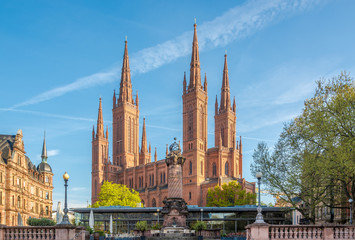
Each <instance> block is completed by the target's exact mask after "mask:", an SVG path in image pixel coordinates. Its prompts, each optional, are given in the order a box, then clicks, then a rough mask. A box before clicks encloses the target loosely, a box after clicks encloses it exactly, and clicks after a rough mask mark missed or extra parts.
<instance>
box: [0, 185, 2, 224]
mask: <svg viewBox="0 0 355 240" xmlns="http://www.w3.org/2000/svg"><path fill="white" fill-rule="evenodd" d="M0 205H2V192H0ZM0 223H1V222H0Z"/></svg>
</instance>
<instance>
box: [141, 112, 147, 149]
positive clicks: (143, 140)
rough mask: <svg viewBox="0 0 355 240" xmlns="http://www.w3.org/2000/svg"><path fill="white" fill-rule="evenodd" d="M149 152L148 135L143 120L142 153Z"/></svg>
mask: <svg viewBox="0 0 355 240" xmlns="http://www.w3.org/2000/svg"><path fill="white" fill-rule="evenodd" d="M145 152H147V134H146V131H145V118H143V130H142V145H141V153H145Z"/></svg>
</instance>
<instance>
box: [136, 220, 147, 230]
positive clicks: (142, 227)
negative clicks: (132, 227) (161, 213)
mask: <svg viewBox="0 0 355 240" xmlns="http://www.w3.org/2000/svg"><path fill="white" fill-rule="evenodd" d="M136 229H137V230H138V231H141V232H144V231H146V230H148V229H149V226H148V223H147V221H138V222H137V223H136Z"/></svg>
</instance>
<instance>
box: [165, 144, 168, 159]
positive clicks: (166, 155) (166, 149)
mask: <svg viewBox="0 0 355 240" xmlns="http://www.w3.org/2000/svg"><path fill="white" fill-rule="evenodd" d="M165 154H166V156H168V154H169V147H168V144H166V153H165Z"/></svg>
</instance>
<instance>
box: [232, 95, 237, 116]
mask: <svg viewBox="0 0 355 240" xmlns="http://www.w3.org/2000/svg"><path fill="white" fill-rule="evenodd" d="M236 108H237V105H236V104H235V97H234V98H233V112H235V111H236Z"/></svg>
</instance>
